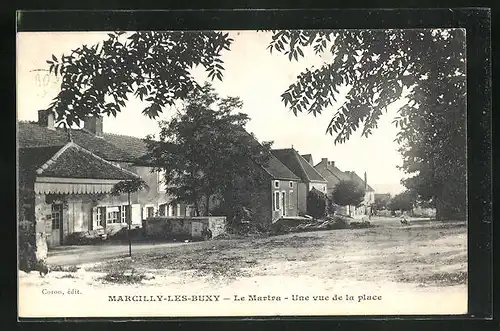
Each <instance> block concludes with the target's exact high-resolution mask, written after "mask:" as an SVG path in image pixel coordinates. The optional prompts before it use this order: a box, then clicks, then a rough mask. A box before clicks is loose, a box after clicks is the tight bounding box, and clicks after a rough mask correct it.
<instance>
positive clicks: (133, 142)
mask: <svg viewBox="0 0 500 331" xmlns="http://www.w3.org/2000/svg"><path fill="white" fill-rule="evenodd" d="M103 137H104V139H105V140H106V141H108V142H110V143H112V144H113V145H115V146H116V147H118V148H119V149H121V150H123V151H127V153H128V154H130V155H132V156H133V157H134V158H137V159H138V158H141V157H144V155H146V154H148V148H147V146H146V143H145V142H144V140H143V139H141V138H137V137H132V136H125V135H121V134H114V133H103Z"/></svg>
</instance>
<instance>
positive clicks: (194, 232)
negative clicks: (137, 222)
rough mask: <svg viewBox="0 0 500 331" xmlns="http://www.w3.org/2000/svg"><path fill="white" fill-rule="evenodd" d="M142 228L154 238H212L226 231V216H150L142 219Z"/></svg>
mask: <svg viewBox="0 0 500 331" xmlns="http://www.w3.org/2000/svg"><path fill="white" fill-rule="evenodd" d="M143 228H144V233H145V234H146V236H149V237H156V238H174V237H183V238H194V239H201V238H214V237H217V236H218V235H220V234H223V233H225V232H226V217H224V216H209V217H152V218H148V219H146V220H144V221H143ZM207 230H210V231H207ZM209 233H210V234H211V236H210V235H209Z"/></svg>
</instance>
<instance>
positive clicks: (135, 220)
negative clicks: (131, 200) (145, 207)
mask: <svg viewBox="0 0 500 331" xmlns="http://www.w3.org/2000/svg"><path fill="white" fill-rule="evenodd" d="M131 216H132V217H131V220H132V224H142V217H141V205H140V204H138V203H137V204H133V205H132V215H131Z"/></svg>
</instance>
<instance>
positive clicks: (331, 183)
mask: <svg viewBox="0 0 500 331" xmlns="http://www.w3.org/2000/svg"><path fill="white" fill-rule="evenodd" d="M314 169H316V170H317V171H318V172H319V173H320V174H321V175H322V176H323V177H324V178H325V179H326V180H327V182H328V188H327V192H328V195H329V196H331V194H332V192H333V190H334V189H335V187H336V186H337V185H338V184H339V183H340V182H341V181H347V180H352V181H353V182H355V183H356V184H358V186H359V187H361V188H363V190H364V191H365V197H364V199H363V202H362V203H361V206H357V207H356V206H349V207H348V209H347V210H344V209H342V210H341V212H346V213H348V214H350V215H351V216H360V215H365V214H367V213H370V211H371V205H372V204H373V203H374V202H375V190H374V189H373V188H372V187H371V186H370V185H368V181H367V175H366V172H365V174H364V179H361V177H359V176H358V175H357V174H356V173H355V172H354V171H345V172H344V171H342V170H340V169H339V168H337V167H336V166H335V161H329V160H328V158H322V159H321V162H319V163H318V164H317V165H315V166H314Z"/></svg>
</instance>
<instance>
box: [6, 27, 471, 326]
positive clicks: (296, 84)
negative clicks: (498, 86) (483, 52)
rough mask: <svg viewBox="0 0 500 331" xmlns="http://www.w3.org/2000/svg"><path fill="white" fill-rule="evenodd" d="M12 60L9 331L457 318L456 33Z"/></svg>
mask: <svg viewBox="0 0 500 331" xmlns="http://www.w3.org/2000/svg"><path fill="white" fill-rule="evenodd" d="M16 47H17V57H16V66H17V67H16V79H17V83H16V84H17V85H16V86H17V87H16V91H17V100H16V103H17V146H18V148H17V154H18V155H17V164H18V166H17V183H18V185H17V189H18V206H17V211H18V219H17V223H18V224H17V227H18V298H19V300H18V311H19V316H20V317H26V318H29V317H36V318H45V317H214V316H308V315H314V316H318V315H321V316H344V315H424V314H425V315H442V314H447V315H461V314H466V313H467V307H468V306H467V304H468V287H467V284H468V272H467V270H468V253H467V240H468V235H467V229H468V227H467V210H468V208H467V132H466V129H467V109H466V108H467V106H466V105H467V93H466V92H467V91H466V83H467V73H466V61H467V57H466V51H465V50H466V30H465V29H460V28H439V27H436V28H433V29H372V30H370V29H365V30H350V29H345V30H342V29H335V30H228V31H211V30H210V31H209V30H206V31H87V32H83V31H66V32H18V33H17V45H16Z"/></svg>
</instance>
